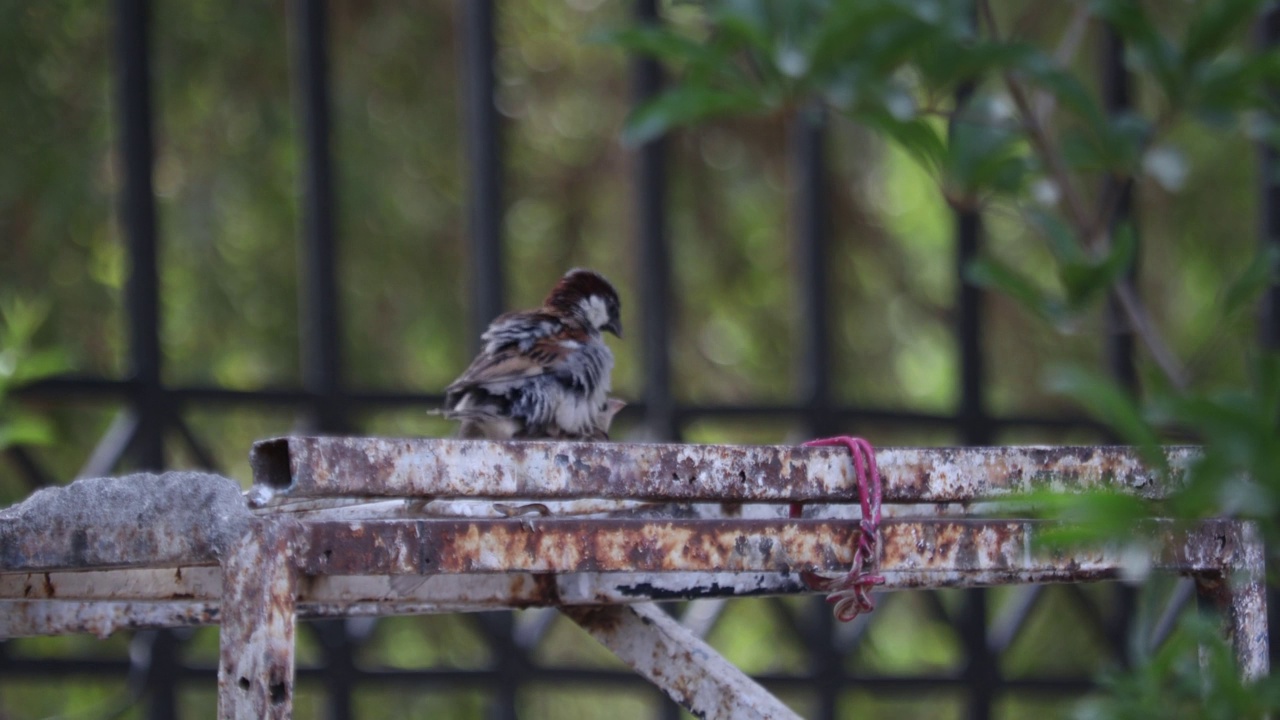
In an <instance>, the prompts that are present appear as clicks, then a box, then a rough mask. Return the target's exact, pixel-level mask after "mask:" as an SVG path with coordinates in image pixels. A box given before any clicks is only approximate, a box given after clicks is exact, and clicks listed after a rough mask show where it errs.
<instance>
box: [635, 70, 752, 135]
mask: <svg viewBox="0 0 1280 720" xmlns="http://www.w3.org/2000/svg"><path fill="white" fill-rule="evenodd" d="M764 107H765V101H764V99H763V98H761V97H760V96H759V95H758V94H756V93H752V92H747V91H729V90H714V89H711V88H703V87H694V86H691V85H676V86H675V87H672V88H670V89H668V90H666V91H664V92H663V93H662V94H660V95H658V96H657V97H656V98H654V99H653V100H650V101H649V102H647V103H645V104H644V105H642V106H640V107H639V108H637V109H636V110H635V111H634V112H633V113H632V114H631V117H629V118H627V123H626V126H625V127H624V128H623V131H622V140H623V142H624V143H626V144H628V145H633V146H634V145H641V144H643V143H645V142H648V141H650V140H652V139H654V138H656V137H658V136H659V135H662V134H663V133H665V132H667V131H668V130H670V129H672V128H674V127H679V126H683V125H692V124H694V123H696V122H698V121H700V120H705V119H707V118H710V117H715V116H718V115H730V114H736V113H746V112H757V111H759V110H761V109H764Z"/></svg>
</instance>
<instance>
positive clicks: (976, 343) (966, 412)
mask: <svg viewBox="0 0 1280 720" xmlns="http://www.w3.org/2000/svg"><path fill="white" fill-rule="evenodd" d="M976 16H977V10H976V6H975V9H974V20H975V23H976V19H977V17H976ZM975 32H976V30H975ZM973 92H974V85H973V84H972V83H971V82H970V83H965V84H963V85H961V86H960V88H959V89H958V90H957V91H956V97H955V112H954V114H953V115H952V118H951V121H950V123H949V125H948V128H947V132H948V135H949V138H950V139H952V140H954V138H955V136H956V124H957V123H961V122H966V121H965V119H964V117H963V116H964V111H965V109H966V107H967V106H968V104H969V99H970V98H971V97H972V95H973ZM953 218H954V222H955V234H956V235H955V238H956V256H955V257H956V266H955V274H956V277H957V287H958V288H959V297H958V298H957V302H958V305H959V308H958V309H959V312H958V313H957V316H958V322H957V325H956V335H957V338H956V339H957V341H958V343H959V346H960V407H959V411H958V412H957V414H956V419H957V420H958V422H959V427H958V428H957V432H958V435H959V440H960V442H961V443H962V444H964V445H989V444H991V442H992V440H993V436H994V432H993V425H992V422H991V417H990V416H989V415H988V414H987V407H986V358H985V356H984V354H983V352H982V329H983V312H982V302H983V291H982V288H980V287H978V286H977V285H975V284H974V283H972V282H970V281H969V279H968V273H967V268H968V266H969V264H970V263H972V262H973V261H974V260H975V259H976V258H977V257H978V253H979V250H980V247H981V241H982V215H981V213H980V212H979V211H978V210H977V209H976V208H972V207H957V208H955V210H954V213H953ZM987 626H988V622H987V594H986V591H985V590H982V589H972V590H969V591H967V592H966V593H965V596H964V603H963V606H962V608H961V612H960V614H959V616H958V617H957V619H956V629H957V631H958V632H959V635H960V639H961V641H962V643H963V645H964V648H965V657H966V664H965V668H964V677H965V679H966V685H967V686H968V687H967V689H968V693H969V701H968V703H967V708H968V712H967V714H966V717H967V718H969V720H987V718H990V717H991V709H992V706H993V705H994V704H995V700H996V697H997V695H998V690H999V684H1000V676H999V669H998V668H997V667H996V662H997V659H996V658H995V656H994V654H993V653H992V652H991V648H990V645H989V644H988V642H987Z"/></svg>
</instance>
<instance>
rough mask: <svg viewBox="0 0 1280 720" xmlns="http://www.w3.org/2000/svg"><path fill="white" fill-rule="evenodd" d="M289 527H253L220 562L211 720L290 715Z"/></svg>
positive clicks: (293, 577) (293, 578)
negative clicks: (216, 719) (217, 656)
mask: <svg viewBox="0 0 1280 720" xmlns="http://www.w3.org/2000/svg"><path fill="white" fill-rule="evenodd" d="M293 530H294V528H293V527H292V525H291V524H290V523H284V522H278V521H256V522H255V523H254V524H253V525H252V527H251V528H250V531H249V532H247V533H246V534H245V535H244V537H243V538H242V539H241V542H239V543H238V544H237V545H235V546H234V547H232V548H231V550H230V552H229V553H228V554H227V557H226V559H225V561H224V563H223V585H222V598H223V601H222V612H221V625H222V629H221V632H220V633H219V637H220V645H221V650H220V661H219V664H218V717H220V718H235V719H236V720H250V719H257V718H288V717H291V715H292V707H293V694H294V677H293V645H294V643H293V636H294V609H295V607H294V603H295V599H294V598H295V594H296V590H297V588H296V585H297V570H296V568H295V567H294V565H293V561H292V558H293V552H292V550H293V547H292V546H293V543H292V536H293Z"/></svg>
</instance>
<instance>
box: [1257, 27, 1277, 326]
mask: <svg viewBox="0 0 1280 720" xmlns="http://www.w3.org/2000/svg"><path fill="white" fill-rule="evenodd" d="M1259 25H1260V33H1259V34H1260V36H1261V37H1260V44H1261V45H1262V47H1263V48H1264V49H1273V48H1275V47H1277V46H1280V8H1276V7H1272V8H1270V9H1268V10H1267V11H1266V12H1265V13H1264V14H1263V16H1262V19H1261V22H1260V23H1259ZM1271 96H1272V98H1275V97H1277V96H1280V88H1271ZM1259 146H1260V148H1261V152H1262V158H1261V167H1260V168H1259V171H1258V177H1259V178H1261V184H1262V202H1261V203H1260V204H1261V206H1262V243H1263V247H1266V246H1267V245H1270V246H1271V247H1272V248H1273V249H1274V248H1277V247H1280V154H1278V153H1277V152H1276V149H1275V147H1274V146H1273V145H1272V144H1271V143H1270V142H1266V141H1264V142H1261V143H1259ZM1260 320H1261V322H1260V328H1259V335H1260V336H1261V339H1262V345H1263V347H1266V348H1270V349H1272V350H1275V349H1280V284H1276V285H1272V286H1271V287H1270V288H1268V289H1267V292H1266V294H1265V295H1264V296H1263V298H1262V312H1261V318H1260Z"/></svg>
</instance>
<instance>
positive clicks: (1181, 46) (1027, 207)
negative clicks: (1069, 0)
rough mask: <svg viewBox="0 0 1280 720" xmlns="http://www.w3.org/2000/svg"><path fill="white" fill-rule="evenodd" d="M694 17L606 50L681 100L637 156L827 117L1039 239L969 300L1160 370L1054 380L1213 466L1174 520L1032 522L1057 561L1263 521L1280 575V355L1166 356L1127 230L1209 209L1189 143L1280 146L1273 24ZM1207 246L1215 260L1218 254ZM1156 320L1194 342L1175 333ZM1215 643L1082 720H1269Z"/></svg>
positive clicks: (1094, 502) (1215, 5)
mask: <svg viewBox="0 0 1280 720" xmlns="http://www.w3.org/2000/svg"><path fill="white" fill-rule="evenodd" d="M699 7H700V9H701V10H702V12H703V15H702V17H701V18H700V20H699V22H697V23H689V24H688V25H687V26H683V27H682V26H680V25H667V26H661V27H659V26H644V27H637V28H632V29H628V30H623V31H620V32H617V33H614V34H613V35H611V36H610V40H611V41H612V42H613V43H615V44H616V45H618V46H620V47H623V48H626V49H628V50H630V51H632V52H637V53H642V54H646V55H649V56H651V57H654V58H657V59H658V60H660V61H661V62H662V63H663V64H664V65H665V66H667V67H668V68H670V69H671V71H672V72H673V73H674V74H675V76H676V78H677V80H676V82H675V83H674V84H673V85H672V86H671V87H670V88H668V89H667V90H665V91H664V92H663V93H662V94H661V95H659V96H658V97H657V98H655V99H654V100H653V101H651V102H650V103H648V104H646V105H645V106H643V107H640V108H638V109H637V110H636V111H635V112H633V113H632V115H631V116H630V118H629V120H628V124H627V128H626V130H625V132H624V137H625V138H627V139H629V140H631V141H632V142H643V141H646V140H648V139H650V138H653V137H656V136H658V135H660V134H662V133H665V132H668V131H670V130H671V129H672V128H675V127H681V126H686V125H691V124H694V123H699V122H703V121H707V120H710V119H712V118H717V117H723V116H731V115H742V114H767V113H772V114H782V115H784V116H788V115H792V114H794V113H795V112H797V111H798V109H799V108H802V107H804V106H805V105H806V104H808V103H810V102H812V101H813V100H814V99H819V100H821V101H823V102H824V103H825V104H826V105H827V106H828V107H830V108H832V109H833V110H835V111H837V112H839V113H841V114H842V115H843V116H845V117H847V118H849V119H850V120H852V121H854V122H856V123H859V124H860V125H861V126H862V127H865V128H867V129H869V131H871V132H873V133H875V134H877V135H878V136H879V137H881V138H882V139H883V140H884V141H885V142H888V143H891V144H893V145H896V146H897V147H899V148H901V149H902V151H903V152H904V153H906V154H907V155H908V156H910V157H912V158H913V159H914V160H915V161H916V162H917V163H918V164H919V165H920V166H921V167H922V168H924V170H925V171H926V172H927V173H928V174H929V175H931V176H932V177H933V179H934V180H935V181H936V186H937V188H938V191H939V192H940V193H941V194H942V196H943V197H944V198H945V199H946V200H947V202H948V203H949V204H950V205H951V206H952V207H954V208H956V209H959V210H967V211H977V212H981V213H983V214H984V215H991V214H995V213H1007V214H1009V215H1011V216H1013V217H1015V218H1019V219H1020V220H1021V222H1022V224H1023V226H1024V227H1025V229H1026V231H1028V232H1029V233H1031V234H1034V235H1035V236H1038V239H1037V243H1036V244H1038V245H1039V246H1040V247H1041V248H1042V249H1041V255H1040V257H1041V262H1040V263H1038V265H1039V267H1038V268H1037V270H1036V271H1035V272H1034V273H1033V272H1031V271H1029V270H1028V269H1026V268H1019V267H1017V266H1016V265H1015V264H1014V263H1012V262H1010V261H1009V260H1006V259H1004V258H1002V257H1001V256H1000V254H999V253H998V251H997V252H991V250H995V249H996V248H991V249H989V250H988V254H987V255H986V256H985V257H983V258H981V259H979V260H977V261H975V262H973V263H971V264H970V265H969V267H967V268H966V272H965V277H966V279H967V280H968V281H969V282H972V283H975V284H978V285H981V286H985V287H989V288H992V289H995V290H998V291H1000V292H1002V293H1003V294H1004V295H1006V296H1007V297H1009V298H1011V299H1013V300H1014V301H1015V302H1016V303H1017V304H1019V305H1021V306H1022V307H1023V308H1025V309H1026V310H1029V311H1030V312H1031V313H1032V314H1033V315H1034V316H1036V317H1037V318H1039V319H1040V320H1041V321H1045V323H1046V324H1047V325H1049V326H1051V327H1054V328H1056V329H1057V330H1059V331H1060V332H1063V333H1065V334H1071V333H1073V332H1075V331H1076V330H1077V329H1078V327H1079V326H1080V325H1081V324H1082V323H1083V322H1087V321H1088V320H1087V319H1088V318H1089V316H1090V315H1091V314H1095V313H1096V312H1097V309H1098V307H1099V305H1100V304H1101V301H1102V300H1103V299H1104V298H1108V297H1110V298H1113V299H1114V302H1115V305H1116V308H1117V310H1116V312H1117V313H1119V314H1120V315H1121V316H1122V318H1123V322H1124V323H1125V324H1126V325H1128V326H1129V327H1130V328H1132V331H1133V333H1134V335H1135V336H1136V338H1137V339H1138V341H1139V342H1140V344H1141V347H1142V349H1143V350H1144V351H1145V352H1144V353H1143V354H1142V361H1143V367H1142V372H1143V378H1144V382H1143V383H1142V387H1141V388H1140V389H1136V388H1127V387H1124V386H1122V385H1121V384H1120V383H1119V382H1118V381H1116V380H1115V379H1113V378H1111V377H1110V376H1108V375H1107V374H1106V373H1104V372H1102V371H1101V370H1099V369H1098V368H1097V363H1096V362H1082V361H1081V360H1080V359H1079V358H1076V357H1072V356H1070V355H1068V356H1066V357H1064V358H1061V359H1059V360H1058V361H1056V362H1054V363H1053V364H1052V366H1051V367H1049V366H1047V365H1046V370H1048V372H1047V373H1046V374H1045V379H1046V382H1045V387H1046V388H1047V389H1049V390H1051V391H1054V392H1057V393H1060V394H1063V395H1065V396H1068V397H1071V398H1073V399H1075V400H1076V401H1078V402H1079V403H1081V404H1082V405H1083V406H1084V407H1085V408H1086V409H1087V410H1088V411H1089V412H1090V413H1091V414H1092V415H1093V416H1094V417H1096V418H1098V419H1099V420H1101V421H1102V422H1103V423H1105V424H1106V426H1107V427H1109V428H1110V429H1111V431H1112V432H1113V433H1114V434H1115V436H1116V437H1118V438H1120V439H1121V440H1122V441H1123V442H1126V443H1128V444H1132V445H1136V446H1138V447H1139V448H1141V449H1142V450H1143V452H1144V454H1145V455H1146V457H1147V458H1148V460H1149V461H1150V462H1151V463H1152V464H1154V465H1155V466H1157V467H1160V466H1161V463H1162V460H1161V456H1160V454H1159V453H1158V452H1157V448H1158V444H1159V443H1160V442H1162V441H1163V440H1164V439H1165V438H1168V437H1170V435H1171V434H1175V435H1176V436H1178V437H1189V438H1192V439H1194V440H1195V441H1196V442H1199V443H1201V444H1203V447H1204V451H1203V456H1202V457H1201V458H1200V459H1199V460H1197V461H1196V462H1195V463H1194V465H1193V467H1192V469H1191V472H1190V477H1189V478H1188V481H1187V483H1186V485H1185V487H1184V488H1183V489H1181V490H1180V491H1178V492H1177V493H1176V494H1175V496H1174V497H1173V498H1172V499H1171V500H1169V501H1168V502H1162V503H1159V504H1156V505H1152V504H1150V503H1148V502H1145V501H1142V500H1139V499H1137V498H1132V497H1125V496H1121V495H1116V494H1111V493H1087V494H1081V495H1075V496H1055V495H1052V494H1048V493H1041V494H1038V495H1036V496H1034V497H1029V498H1023V499H1022V500H1021V501H1020V502H1023V503H1027V502H1030V503H1032V506H1033V507H1034V508H1035V509H1037V510H1038V511H1039V512H1040V513H1041V514H1043V515H1045V516H1048V517H1053V518H1057V519H1061V520H1064V521H1068V523H1069V525H1070V530H1069V532H1068V533H1064V534H1062V535H1061V536H1060V537H1059V539H1065V538H1067V537H1068V536H1072V537H1075V539H1077V540H1080V539H1083V538H1089V539H1092V540H1094V541H1097V540H1099V539H1106V540H1115V541H1123V542H1141V539H1140V538H1138V539H1137V540H1135V539H1134V537H1135V535H1141V533H1135V532H1134V528H1135V527H1136V523H1137V522H1138V521H1140V520H1141V519H1143V518H1145V517H1149V516H1151V515H1152V514H1160V515H1171V516H1174V517H1178V518H1196V517H1204V516H1210V515H1232V516H1237V517H1244V518H1249V519H1253V520H1257V521H1259V522H1260V524H1261V526H1262V528H1263V529H1264V533H1265V534H1266V536H1267V539H1268V542H1269V546H1270V547H1271V548H1272V551H1271V553H1270V554H1271V555H1272V556H1273V557H1277V556H1280V553H1278V552H1276V551H1275V548H1277V547H1280V545H1278V543H1280V523H1277V517H1278V516H1277V513H1276V509H1277V506H1278V504H1280V470H1278V468H1280V442H1277V438H1280V353H1277V352H1276V350H1275V349H1265V348H1262V347H1260V346H1257V345H1256V344H1254V343H1250V342H1248V340H1247V339H1245V337H1242V338H1241V341H1242V345H1241V346H1240V352H1238V353H1237V354H1236V355H1235V357H1231V356H1229V355H1227V354H1225V353H1222V352H1221V350H1222V348H1220V347H1215V348H1214V354H1216V355H1218V356H1219V357H1220V358H1222V359H1223V360H1225V361H1227V362H1230V363H1232V364H1233V365H1235V367H1234V368H1233V372H1232V373H1231V374H1230V375H1226V376H1225V377H1224V374H1221V373H1222V370H1223V365H1222V364H1221V363H1219V364H1217V365H1216V366H1215V367H1214V368H1213V370H1214V372H1204V371H1203V370H1201V369H1200V368H1197V367H1194V366H1192V367H1188V366H1187V364H1186V363H1185V361H1184V360H1183V359H1182V358H1181V357H1180V355H1179V353H1178V351H1177V349H1175V348H1177V347H1178V346H1177V345H1176V344H1175V342H1176V341H1174V342H1171V341H1170V340H1169V339H1168V337H1169V336H1171V335H1173V334H1174V333H1175V332H1177V331H1176V330H1174V331H1172V332H1171V331H1169V330H1166V329H1165V327H1163V325H1164V324H1165V323H1158V322H1156V320H1155V317H1157V314H1156V312H1158V311H1156V312H1153V311H1152V310H1151V309H1152V308H1159V307H1160V302H1161V299H1162V298H1160V297H1159V296H1158V295H1157V296H1155V297H1153V296H1152V294H1151V293H1149V292H1147V293H1143V292H1139V291H1138V290H1136V289H1135V285H1137V286H1138V287H1141V285H1142V283H1141V282H1140V281H1139V282H1138V283H1135V282H1134V281H1133V280H1131V276H1132V274H1133V273H1134V268H1135V262H1136V261H1137V259H1138V255H1139V253H1138V248H1139V235H1140V234H1141V235H1142V245H1143V246H1144V247H1146V248H1160V249H1162V250H1163V249H1165V247H1166V246H1165V243H1163V242H1162V240H1163V238H1161V237H1160V236H1159V235H1158V234H1153V233H1149V232H1142V233H1140V232H1139V230H1138V228H1142V227H1143V222H1142V218H1141V216H1139V217H1137V218H1134V217H1131V216H1129V215H1128V214H1127V210H1126V209H1125V208H1126V205H1127V204H1128V203H1127V201H1126V199H1125V198H1126V197H1127V196H1128V194H1129V193H1130V192H1133V191H1134V190H1135V188H1136V189H1137V191H1138V192H1139V193H1141V192H1142V190H1143V187H1142V185H1143V184H1147V185H1149V186H1153V189H1154V188H1158V189H1159V190H1160V191H1162V192H1165V193H1169V194H1170V195H1175V196H1178V197H1181V198H1198V196H1197V195H1196V194H1193V193H1191V192H1188V188H1187V186H1186V180H1187V177H1188V175H1189V174H1190V173H1191V172H1192V170H1191V165H1192V162H1191V159H1190V156H1191V151H1190V148H1191V147H1194V143H1193V142H1187V141H1185V140H1183V139H1182V138H1184V137H1186V135H1184V134H1183V133H1196V132H1203V133H1205V134H1206V135H1209V136H1215V137H1228V136H1243V137H1248V138H1249V139H1251V140H1253V141H1255V142H1257V143H1259V144H1260V145H1269V146H1271V147H1273V148H1274V147H1276V145H1277V142H1278V141H1280V135H1278V134H1277V127H1278V126H1277V120H1278V119H1280V113H1278V112H1277V111H1278V110H1280V106H1278V105H1277V102H1276V98H1275V95H1274V88H1275V87H1277V84H1278V83H1280V49H1274V48H1261V49H1259V48H1255V47H1252V46H1251V45H1250V44H1249V43H1248V42H1247V41H1246V38H1247V33H1248V31H1249V30H1250V29H1251V28H1252V27H1254V25H1255V24H1256V23H1258V22H1259V21H1260V19H1261V14H1262V13H1263V12H1264V11H1267V10H1269V4H1268V3H1265V2H1261V1H1260V0H1233V1H1230V2H1194V3H1184V4H1182V5H1181V6H1178V7H1177V8H1170V7H1167V6H1162V7H1161V8H1160V10H1159V11H1157V10H1156V9H1155V7H1154V6H1148V5H1147V4H1144V3H1136V2H1131V1H1126V0H1099V1H1096V2H1080V3H1075V4H1072V5H1070V6H1069V7H1067V8H1066V10H1065V12H1067V13H1068V17H1067V19H1066V22H1065V23H1064V24H1063V25H1061V26H1060V27H1061V28H1062V30H1061V32H1060V33H1059V37H1058V38H1054V41H1053V43H1052V44H1049V43H1037V42H1036V40H1037V38H1035V37H1034V35H1033V34H1028V33H1026V29H1027V28H1028V27H1029V26H1031V25H1033V24H1034V16H1035V15H1036V14H1040V13H1042V12H1044V9H1043V8H1042V7H1040V6H1036V7H1034V8H1031V9H1026V10H1020V9H1017V8H1014V7H1011V6H1000V7H999V8H998V10H999V11H997V7H995V6H994V4H993V3H991V2H989V0H976V2H958V1H949V0H924V1H919V0H857V1H854V0H843V1H842V0H805V1H802V2H792V3H781V4H777V3H769V2H766V1H765V0H712V1H708V2H705V3H701V4H699ZM1104 27H1105V28H1106V29H1107V30H1106V32H1111V33H1114V34H1115V36H1116V38H1117V39H1118V40H1119V41H1120V42H1123V43H1124V48H1125V56H1124V61H1125V68H1126V69H1125V72H1126V73H1128V77H1127V78H1122V79H1115V78H1112V79H1109V80H1106V79H1104V80H1102V81H1101V82H1100V81H1099V79H1098V78H1097V77H1096V71H1095V70H1093V68H1091V67H1088V66H1086V65H1084V64H1083V63H1082V62H1081V58H1082V57H1083V56H1082V54H1081V53H1080V47H1081V45H1082V42H1083V40H1084V37H1085V34H1086V33H1087V32H1088V31H1089V30H1090V29H1092V30H1093V32H1094V33H1097V32H1099V30H1100V29H1101V28H1104ZM1095 42H1096V41H1095ZM1095 53H1096V51H1095ZM1095 57H1096V54H1095ZM1120 80H1123V81H1125V82H1131V83H1132V84H1133V86H1135V87H1137V88H1139V90H1138V93H1137V97H1135V98H1132V99H1130V100H1128V101H1126V102H1125V104H1124V105H1121V106H1115V105H1112V106H1110V107H1109V106H1108V105H1109V103H1113V102H1114V101H1111V100H1109V99H1108V96H1107V94H1106V93H1107V90H1106V88H1105V87H1102V86H1105V85H1106V84H1107V83H1116V82H1119V81H1120ZM1265 180H1267V181H1268V182H1270V181H1271V179H1269V178H1266V179H1265ZM1193 202H1194V200H1193ZM1202 207H1203V206H1202ZM1210 236H1212V237H1213V238H1214V242H1216V240H1217V238H1218V237H1219V236H1220V234H1219V233H1212V232H1211V233H1210ZM993 245H995V243H993ZM1144 260H1145V258H1144ZM1176 262H1178V263H1183V262H1186V260H1183V259H1182V258H1179V259H1178V260H1177V261H1176ZM1166 267H1167V266H1166ZM1278 269H1280V265H1278V264H1277V249H1276V248H1275V247H1266V248H1264V249H1263V250H1262V251H1261V252H1259V253H1256V258H1255V259H1254V260H1253V261H1252V263H1251V264H1249V265H1247V266H1246V267H1245V268H1243V269H1242V270H1238V271H1237V276H1236V277H1234V278H1233V277H1232V276H1231V275H1229V274H1226V275H1219V276H1218V279H1217V281H1216V282H1214V283H1211V285H1216V288H1215V295H1216V298H1215V302H1213V303H1206V304H1205V305H1203V306H1201V307H1198V308H1195V312H1196V313H1197V314H1200V315H1203V316H1205V317H1207V318H1209V320H1208V322H1210V323H1214V324H1217V325H1219V326H1220V327H1229V326H1230V325H1231V324H1232V322H1233V321H1236V316H1237V315H1238V311H1239V310H1240V309H1241V308H1242V307H1245V306H1248V305H1253V304H1255V303H1256V301H1257V299H1258V296H1259V294H1260V291H1261V290H1262V289H1263V288H1265V287H1271V286H1275V285H1276V283H1277V282H1278V281H1280V275H1278V274H1277V271H1278ZM1144 289H1145V288H1144ZM1159 317H1162V318H1163V319H1166V320H1168V321H1170V322H1167V324H1168V325H1172V326H1175V328H1176V326H1177V323H1176V322H1171V321H1172V320H1175V319H1176V317H1177V316H1176V315H1173V314H1170V313H1167V312H1166V313H1163V314H1161V315H1160V316H1159ZM1211 634H1212V633H1210V632H1209V630H1207V629H1206V626H1204V625H1203V624H1198V623H1190V624H1188V625H1187V626H1186V627H1185V628H1184V634H1183V635H1180V636H1179V637H1178V638H1177V639H1175V640H1173V641H1171V642H1169V643H1167V644H1166V645H1165V646H1164V647H1163V648H1161V649H1160V651H1159V652H1156V653H1154V654H1150V655H1148V656H1146V657H1145V658H1144V660H1143V662H1141V663H1139V665H1138V666H1137V668H1136V669H1135V670H1134V671H1133V672H1131V673H1127V674H1125V673H1120V674H1116V675H1114V676H1113V677H1112V679H1111V681H1110V683H1109V686H1110V688H1111V691H1112V692H1111V694H1110V695H1109V696H1108V697H1109V699H1108V700H1105V701H1099V702H1096V703H1093V704H1091V705H1089V706H1088V707H1087V709H1086V711H1085V712H1086V715H1087V716H1089V717H1123V718H1130V717H1153V718H1154V717H1173V716H1178V717H1186V716H1196V717H1263V716H1266V715H1267V714H1268V713H1271V712H1274V711H1275V710H1276V709H1277V708H1278V707H1280V705H1278V701H1280V696H1277V694H1276V688H1277V687H1280V686H1277V685H1276V684H1274V683H1270V682H1265V683H1258V684H1257V685H1246V684H1242V683H1241V682H1240V681H1239V680H1237V679H1236V677H1237V672H1236V669H1235V667H1234V661H1233V659H1232V657H1231V655H1230V652H1229V650H1227V649H1224V648H1225V647H1226V646H1225V645H1224V644H1223V643H1222V642H1221V641H1220V640H1218V641H1216V642H1210V640H1209V636H1210V635H1211ZM1197 648H1205V649H1204V650H1203V651H1199V652H1198V651H1197Z"/></svg>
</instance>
